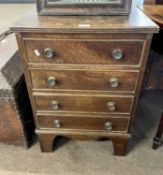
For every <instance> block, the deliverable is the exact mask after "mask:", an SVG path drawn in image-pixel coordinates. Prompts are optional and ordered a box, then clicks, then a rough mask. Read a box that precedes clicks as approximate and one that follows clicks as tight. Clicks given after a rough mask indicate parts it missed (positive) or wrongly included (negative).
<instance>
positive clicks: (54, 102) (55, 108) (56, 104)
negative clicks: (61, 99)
mask: <svg viewBox="0 0 163 175" xmlns="http://www.w3.org/2000/svg"><path fill="white" fill-rule="evenodd" d="M51 105H52V108H53V110H58V109H59V103H58V101H55V100H53V101H52V102H51Z"/></svg>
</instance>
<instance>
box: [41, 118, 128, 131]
mask: <svg viewBox="0 0 163 175" xmlns="http://www.w3.org/2000/svg"><path fill="white" fill-rule="evenodd" d="M38 122H39V127H40V128H53V129H54V128H55V129H83V130H105V131H111V132H114V131H127V129H128V125H129V119H127V118H103V117H100V118H93V117H78V116H74V117H72V116H71V117H70V116H59V115H58V116H44V115H41V116H38Z"/></svg>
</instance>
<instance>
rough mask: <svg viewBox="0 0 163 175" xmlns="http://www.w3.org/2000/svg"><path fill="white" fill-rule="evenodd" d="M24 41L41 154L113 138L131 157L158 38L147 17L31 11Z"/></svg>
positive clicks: (20, 30) (118, 150) (20, 32)
mask: <svg viewBox="0 0 163 175" xmlns="http://www.w3.org/2000/svg"><path fill="white" fill-rule="evenodd" d="M11 29H12V30H13V31H14V32H15V33H16V36H17V41H18V45H19V51H20V54H21V60H22V64H23V67H24V73H25V78H26V82H27V86H28V92H29V96H30V100H31V103H32V107H33V113H34V115H35V122H36V126H37V128H36V133H37V134H38V138H39V142H40V146H41V150H42V151H43V152H51V151H52V150H53V148H52V145H53V141H54V138H56V137H57V136H65V137H69V138H73V139H98V138H100V137H104V138H109V139H110V140H111V141H112V142H113V146H114V154H115V155H125V153H126V147H127V143H128V140H129V138H130V136H131V126H132V121H133V118H134V117H133V116H134V111H135V108H136V104H137V101H138V97H139V92H140V88H141V83H142V79H143V74H144V69H145V65H146V61H147V56H148V52H149V48H150V42H151V39H152V34H153V33H155V32H158V27H157V26H156V25H155V24H154V23H153V22H152V21H150V19H148V18H147V17H146V16H145V15H144V14H143V13H142V12H141V11H139V10H135V11H134V12H132V13H131V15H130V16H122V17H116V16H114V17H102V16H101V17H46V16H39V17H38V16H37V14H36V12H33V13H30V14H29V15H27V16H26V17H24V18H23V19H22V20H21V21H19V22H18V23H17V24H15V26H13V27H12V28H11Z"/></svg>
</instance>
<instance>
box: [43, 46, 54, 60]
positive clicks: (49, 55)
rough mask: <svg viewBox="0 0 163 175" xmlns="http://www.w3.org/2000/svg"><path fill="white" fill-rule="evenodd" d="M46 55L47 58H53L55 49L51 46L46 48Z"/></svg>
mask: <svg viewBox="0 0 163 175" xmlns="http://www.w3.org/2000/svg"><path fill="white" fill-rule="evenodd" d="M44 56H45V57H46V58H52V57H53V56H54V51H53V50H52V49H51V48H46V49H44Z"/></svg>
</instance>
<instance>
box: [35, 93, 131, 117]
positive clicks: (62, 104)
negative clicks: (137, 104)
mask: <svg viewBox="0 0 163 175" xmlns="http://www.w3.org/2000/svg"><path fill="white" fill-rule="evenodd" d="M34 95H37V93H36V94H35V93H34ZM38 95H39V96H35V103H36V109H37V110H45V111H46V110H48V111H54V112H56V111H71V112H73V111H74V112H75V111H76V112H91V113H92V112H100V113H102V112H103V113H125V114H130V112H131V108H132V105H133V99H134V97H133V96H121V97H119V96H109V95H93V96H92V95H89V94H83V95H79V94H63V93H62V94H61V93H56V94H51V95H46V94H45V95H42V96H41V95H40V94H38Z"/></svg>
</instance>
